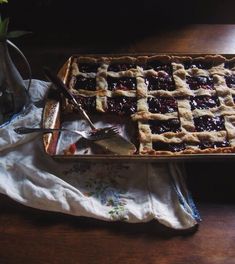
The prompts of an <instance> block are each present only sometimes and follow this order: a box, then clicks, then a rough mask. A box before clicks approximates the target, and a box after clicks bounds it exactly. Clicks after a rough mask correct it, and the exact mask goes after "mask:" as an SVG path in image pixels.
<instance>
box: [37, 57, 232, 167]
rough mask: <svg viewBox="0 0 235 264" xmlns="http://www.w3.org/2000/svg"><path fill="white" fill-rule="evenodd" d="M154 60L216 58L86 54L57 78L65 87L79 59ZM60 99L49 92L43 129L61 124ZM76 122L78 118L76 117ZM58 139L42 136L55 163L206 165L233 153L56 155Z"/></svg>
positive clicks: (52, 134) (72, 58)
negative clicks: (186, 161)
mask: <svg viewBox="0 0 235 264" xmlns="http://www.w3.org/2000/svg"><path fill="white" fill-rule="evenodd" d="M142 55H146V56H153V55H170V56H180V57H181V56H182V57H183V56H190V57H200V56H206V55H212V56H213V55H216V54H201V53H194V54H183V53H174V54H156V53H154V54H153V53H144V54H115V55H113V54H99V55H94V54H88V55H87V54H86V55H77V54H75V55H72V56H71V57H70V58H69V59H68V60H67V61H66V62H65V64H64V65H63V66H62V67H61V69H60V70H59V72H58V76H59V77H60V78H61V80H62V81H63V82H64V83H65V84H68V78H69V76H70V71H71V64H72V63H73V61H74V59H75V58H77V57H79V56H84V57H97V58H99V57H120V56H131V57H137V56H142ZM222 56H223V57H225V58H232V57H234V56H235V55H233V54H223V55H222ZM62 100H63V99H62V98H61V97H60V95H59V94H58V93H57V92H55V91H54V90H53V89H50V90H49V92H48V96H47V99H46V103H45V107H44V111H43V119H42V126H43V127H47V128H49V127H50V128H59V127H60V126H61V124H62V122H63V107H62ZM78 118H79V117H78ZM59 139H60V133H59V132H53V133H44V134H43V145H44V150H45V152H46V153H47V154H48V155H50V156H51V157H52V158H55V159H64V160H74V159H75V160H77V159H78V160H84V161H85V160H87V161H90V160H96V161H107V160H116V161H145V162H149V161H151V162H157V161H159V162H165V161H184V160H189V161H199V160H200V161H206V160H207V161H208V160H221V161H222V160H229V159H233V158H234V157H235V153H198V154H176V153H174V154H173V155H172V154H169V155H168V154H162V155H139V154H134V155H128V156H124V155H114V154H69V153H68V152H67V153H66V154H63V153H62V154H61V153H58V152H57V147H58V142H59Z"/></svg>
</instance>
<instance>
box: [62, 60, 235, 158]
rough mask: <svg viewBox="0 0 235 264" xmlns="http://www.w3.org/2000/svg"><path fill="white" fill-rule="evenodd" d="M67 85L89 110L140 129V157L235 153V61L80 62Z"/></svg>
mask: <svg viewBox="0 0 235 264" xmlns="http://www.w3.org/2000/svg"><path fill="white" fill-rule="evenodd" d="M67 81H68V86H69V89H70V91H71V92H72V93H73V94H74V95H75V96H76V97H77V99H78V100H79V101H80V103H81V104H82V106H83V107H84V109H85V110H86V111H88V112H100V113H104V114H113V115H114V118H115V115H125V116H129V117H130V120H131V122H136V123H137V124H138V134H139V137H138V140H139V152H138V153H139V154H143V155H145V154H150V155H162V154H182V153H186V154H191V153H216V152H220V153H221V152H235V58H232V59H226V58H225V57H223V56H219V55H216V56H204V57H197V58H191V57H187V56H182V57H178V56H165V55H161V56H138V57H127V56H123V57H99V58H95V57H94V58H93V57H75V58H74V59H73V63H72V65H71V71H70V74H69V78H68V80H67ZM66 109H67V110H68V111H69V110H72V105H70V104H67V105H66ZM101 116H102V115H101Z"/></svg>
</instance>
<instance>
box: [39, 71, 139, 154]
mask: <svg viewBox="0 0 235 264" xmlns="http://www.w3.org/2000/svg"><path fill="white" fill-rule="evenodd" d="M44 73H45V76H46V77H47V78H48V80H49V81H51V82H52V83H53V84H54V86H55V87H56V88H57V89H58V90H59V91H60V92H61V93H62V94H63V95H64V96H65V97H66V98H68V99H69V100H70V101H71V102H72V103H73V105H74V106H75V107H76V108H78V110H79V112H80V113H82V115H83V117H85V119H86V120H88V122H89V123H90V121H89V120H90V118H89V116H88V115H87V113H86V112H85V110H84V109H82V108H81V105H80V104H78V102H77V100H76V99H75V98H74V96H73V94H72V93H70V92H69V91H68V89H67V87H66V86H65V84H64V83H63V82H62V81H61V79H60V78H59V77H58V76H57V75H56V74H54V73H52V72H51V71H50V70H49V69H48V68H44ZM94 128H95V127H94ZM94 143H95V144H97V145H99V146H101V147H102V148H104V149H105V150H106V151H107V152H109V153H112V154H117V155H132V154H134V153H135V152H136V147H135V145H134V144H133V143H131V142H130V141H129V140H127V139H125V138H124V137H122V136H121V135H120V134H115V135H113V136H111V137H108V138H104V139H101V140H96V141H94Z"/></svg>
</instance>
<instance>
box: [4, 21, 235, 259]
mask: <svg viewBox="0 0 235 264" xmlns="http://www.w3.org/2000/svg"><path fill="white" fill-rule="evenodd" d="M83 33H84V32H83ZM74 34H75V33H74ZM119 34H120V32H119ZM88 35H89V34H88ZM85 36H87V35H86V34H85V33H84V36H83V39H81V41H79V39H76V41H75V42H73V41H71V35H70V41H68V40H64V39H61V42H60V41H58V39H57V42H56V43H53V41H51V42H50V43H52V44H51V45H49V44H48V43H46V40H45V39H44V40H42V42H40V36H37V35H35V36H32V38H31V40H30V39H24V40H17V41H16V42H17V44H18V45H19V46H20V47H21V48H22V50H23V51H24V53H25V55H26V56H27V57H28V58H29V60H30V63H31V65H32V69H33V76H34V78H40V79H44V76H43V74H42V70H41V67H42V66H43V65H47V66H50V67H51V68H53V69H54V70H58V69H59V68H60V67H61V65H62V64H63V63H64V62H65V61H66V59H67V58H68V57H69V56H71V55H72V54H74V53H130V52H131V53H135V52H138V53H139V52H140V53H146V52H148V53H151V52H159V53H166V52H167V53H202V54H208V53H209V54H214V53H220V54H235V25H232V24H187V25H177V26H169V27H165V28H161V29H159V28H157V29H156V30H153V31H149V32H148V34H135V35H133V36H129V37H128V36H127V35H126V38H124V37H123V36H122V35H120V38H119V42H118V43H117V40H118V38H116V37H114V38H112V36H111V39H109V38H107V37H106V39H96V42H91V41H95V40H94V39H93V38H92V37H91V36H87V39H89V41H86V39H84V38H85ZM186 169H187V175H188V178H187V183H188V187H189V189H190V191H191V193H192V196H193V198H194V200H195V202H196V205H197V207H198V209H199V212H200V213H201V217H202V222H201V223H200V225H199V228H198V229H196V230H191V231H190V232H185V233H181V232H176V231H173V230H169V229H167V228H165V227H163V226H161V225H160V224H158V223H156V222H150V223H143V224H127V223H120V222H117V223H107V222H102V221H98V220H94V219H88V218H81V217H73V216H68V215H63V214H59V213H54V212H45V211H40V210H36V209H32V208H28V207H25V206H23V205H20V204H19V203H17V202H15V201H12V200H11V199H9V198H8V197H7V196H4V195H1V196H0V263H3V264H6V263H14V264H15V263H34V264H36V263H85V264H87V263H92V264H94V263H97V264H98V263H136V264H137V263H158V264H173V263H174V264H181V263H182V264H183V263H184V264H187V263H193V264H206V263H207V264H211V263H213V264H234V263H235V244H234V241H235V203H234V202H235V195H234V188H235V187H234V186H235V177H234V175H233V171H234V160H228V161H219V162H213V161H210V162H208V161H206V160H205V161H203V162H196V161H195V162H187V163H186Z"/></svg>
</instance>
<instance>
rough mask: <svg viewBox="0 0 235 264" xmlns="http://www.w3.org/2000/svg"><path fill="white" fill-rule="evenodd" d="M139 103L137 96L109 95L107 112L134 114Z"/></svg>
mask: <svg viewBox="0 0 235 264" xmlns="http://www.w3.org/2000/svg"><path fill="white" fill-rule="evenodd" d="M136 109H137V104H136V98H135V97H123V96H117V97H112V98H110V97H108V98H107V113H114V114H117V115H129V116H130V115H132V114H134V113H135V112H136Z"/></svg>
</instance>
